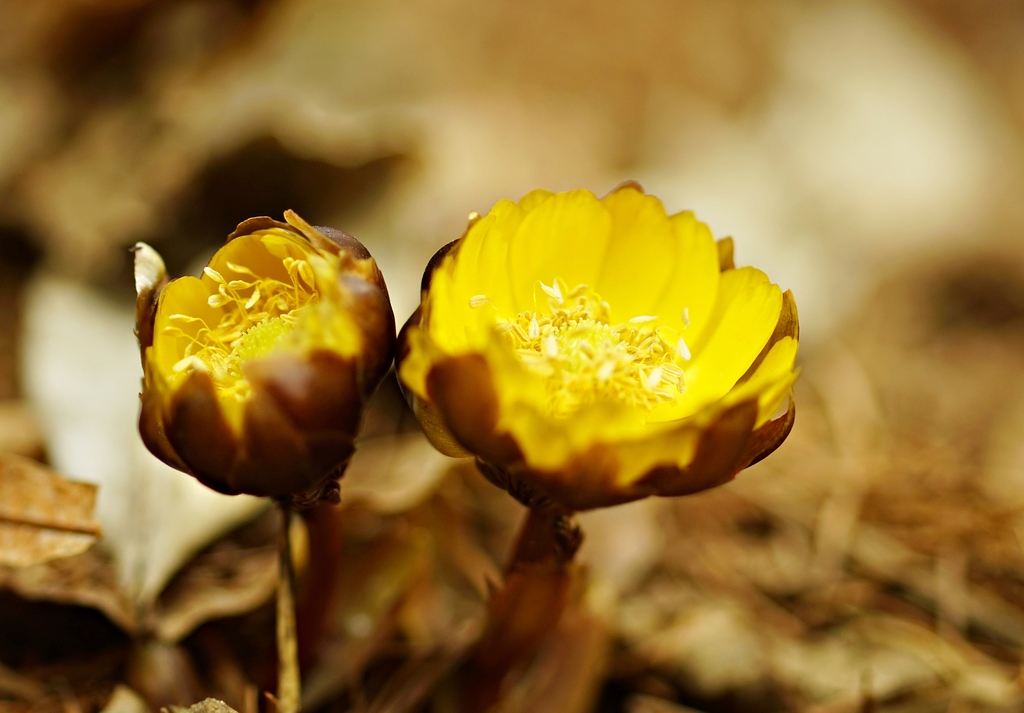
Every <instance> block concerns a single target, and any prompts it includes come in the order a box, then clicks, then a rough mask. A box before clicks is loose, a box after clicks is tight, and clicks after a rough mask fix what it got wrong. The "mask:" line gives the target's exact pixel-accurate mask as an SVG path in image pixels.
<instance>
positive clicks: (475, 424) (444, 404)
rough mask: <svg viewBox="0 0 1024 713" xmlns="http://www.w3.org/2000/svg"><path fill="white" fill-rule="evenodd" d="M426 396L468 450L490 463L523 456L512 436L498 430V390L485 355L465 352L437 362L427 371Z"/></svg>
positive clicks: (506, 461) (509, 461)
mask: <svg viewBox="0 0 1024 713" xmlns="http://www.w3.org/2000/svg"><path fill="white" fill-rule="evenodd" d="M427 396H428V397H429V398H430V401H431V403H432V404H434V406H436V407H437V410H438V412H439V413H440V414H441V416H442V417H443V419H444V422H445V423H446V424H447V425H448V426H449V427H450V428H451V432H452V435H454V436H455V439H456V440H457V441H458V442H459V443H460V444H462V445H463V446H464V447H465V448H466V450H468V451H471V452H472V453H475V454H477V455H478V456H480V457H481V458H483V459H484V460H486V461H488V462H491V463H498V464H504V463H512V462H516V461H518V460H520V459H521V458H522V455H521V453H520V451H519V447H518V446H517V445H516V443H515V441H514V440H513V439H512V438H511V436H509V435H508V434H505V433H499V432H498V429H497V427H498V413H499V405H498V394H497V393H496V392H495V390H494V381H493V380H492V378H491V370H490V367H489V366H488V365H487V361H486V359H484V357H483V356H482V355H480V354H464V355H461V356H455V357H449V358H447V359H444V360H442V361H440V362H438V363H437V364H435V365H434V367H433V368H432V369H431V370H430V372H429V373H428V374H427Z"/></svg>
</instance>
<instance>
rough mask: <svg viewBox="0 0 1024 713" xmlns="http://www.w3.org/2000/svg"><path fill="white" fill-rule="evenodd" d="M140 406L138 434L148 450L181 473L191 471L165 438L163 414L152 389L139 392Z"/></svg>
mask: <svg viewBox="0 0 1024 713" xmlns="http://www.w3.org/2000/svg"><path fill="white" fill-rule="evenodd" d="M139 399H140V400H141V401H142V408H141V409H140V411H139V435H140V436H141V437H142V442H143V443H144V444H145V445H146V448H148V449H149V452H150V453H152V454H153V455H155V456H156V457H157V458H159V459H160V460H161V461H163V462H164V463H166V464H167V465H169V466H171V467H172V468H175V469H177V470H180V471H181V472H183V473H191V472H192V469H191V468H189V467H188V465H186V464H185V462H184V461H182V460H181V458H180V457H179V456H178V454H177V452H176V451H175V450H174V448H173V447H172V446H171V444H170V441H168V440H167V431H166V428H165V426H164V416H163V412H162V411H161V404H160V400H159V398H158V397H157V395H156V392H155V391H154V390H153V389H148V388H146V389H143V390H142V393H141V394H139Z"/></svg>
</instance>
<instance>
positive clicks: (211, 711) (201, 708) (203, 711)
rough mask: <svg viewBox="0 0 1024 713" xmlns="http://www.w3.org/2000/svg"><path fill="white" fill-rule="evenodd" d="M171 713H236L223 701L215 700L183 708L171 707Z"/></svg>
mask: <svg viewBox="0 0 1024 713" xmlns="http://www.w3.org/2000/svg"><path fill="white" fill-rule="evenodd" d="M171 713H238V711H236V710H235V709H234V708H232V707H231V706H229V705H228V704H227V703H225V702H224V701H218V700H217V699H216V698H207V699H206V700H205V701H201V702H199V703H196V704H195V705H192V706H189V707H188V708H184V707H182V706H171Z"/></svg>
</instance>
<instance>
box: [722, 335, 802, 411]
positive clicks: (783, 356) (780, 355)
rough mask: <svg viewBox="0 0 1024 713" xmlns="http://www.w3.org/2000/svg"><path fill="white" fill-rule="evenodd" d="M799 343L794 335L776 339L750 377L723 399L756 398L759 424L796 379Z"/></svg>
mask: <svg viewBox="0 0 1024 713" xmlns="http://www.w3.org/2000/svg"><path fill="white" fill-rule="evenodd" d="M798 347H799V344H798V343H797V340H796V339H794V338H793V337H783V338H782V339H780V340H779V341H777V342H776V343H775V344H773V345H772V348H771V349H769V350H768V353H767V354H766V355H765V357H764V360H763V361H762V362H761V363H760V364H759V365H758V367H757V369H755V370H754V373H753V374H751V375H750V378H749V379H747V380H746V381H745V382H743V383H742V384H739V385H737V386H736V388H735V389H733V390H732V391H730V392H729V393H728V394H726V396H725V397H724V398H723V399H722V402H723V403H724V404H735V403H739V402H740V401H743V400H745V399H751V398H756V399H757V406H758V413H757V423H756V427H759V426H761V425H762V424H763V423H764V422H765V421H767V420H768V419H769V418H771V416H772V414H773V413H774V412H775V410H776V409H777V408H778V407H779V406H780V405H781V404H782V402H783V400H785V398H786V396H787V395H788V393H789V387H791V386H792V385H793V382H794V381H796V372H794V371H793V363H794V361H795V360H796V353H797V349H798Z"/></svg>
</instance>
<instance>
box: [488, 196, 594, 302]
mask: <svg viewBox="0 0 1024 713" xmlns="http://www.w3.org/2000/svg"><path fill="white" fill-rule="evenodd" d="M610 235H611V216H609V214H608V211H607V210H605V208H604V206H602V205H601V203H600V202H599V201H598V200H597V198H595V197H594V194H593V193H591V192H590V191H582V190H577V191H570V192H569V193H559V194H556V195H553V196H551V197H549V198H547V199H546V200H544V201H543V202H542V203H540V204H539V205H538V206H537V207H535V208H534V209H533V210H531V211H529V212H528V213H527V214H526V217H524V218H523V222H522V223H520V224H519V229H518V230H517V231H516V233H515V236H514V237H513V239H512V243H511V244H510V245H509V260H508V267H509V277H510V279H511V282H512V297H513V300H514V302H515V305H516V308H517V310H518V311H526V310H532V309H537V308H538V307H546V305H547V302H546V299H545V300H536V299H535V298H536V296H537V295H538V294H539V295H540V296H541V297H543V296H544V293H543V292H542V291H541V290H540V289H539V286H538V283H539V282H542V283H544V284H547V285H551V284H553V282H554V281H555V279H556V278H561V279H562V280H564V281H565V283H566V285H567V286H568V287H569V289H572V288H573V287H575V286H576V285H578V284H587V285H593V284H594V282H595V280H596V279H597V276H598V273H599V270H600V266H601V263H602V262H603V260H604V253H605V248H606V246H607V244H608V238H609V236H610Z"/></svg>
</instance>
